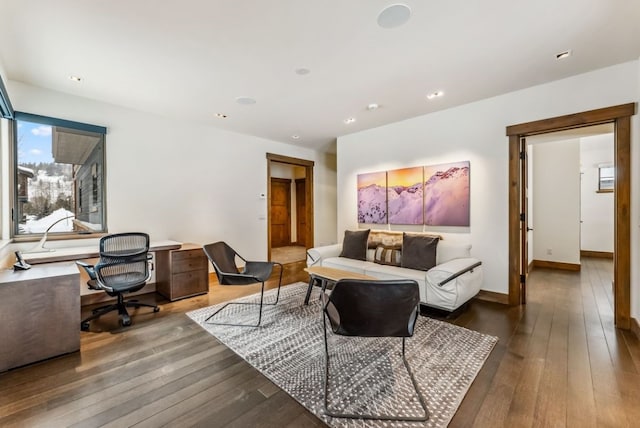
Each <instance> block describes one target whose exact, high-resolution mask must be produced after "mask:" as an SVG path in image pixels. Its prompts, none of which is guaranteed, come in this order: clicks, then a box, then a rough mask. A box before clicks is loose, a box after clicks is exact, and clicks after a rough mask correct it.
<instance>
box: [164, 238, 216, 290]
mask: <svg viewBox="0 0 640 428" xmlns="http://www.w3.org/2000/svg"><path fill="white" fill-rule="evenodd" d="M156 291H157V292H158V293H160V294H162V295H163V296H164V297H166V298H167V299H169V300H171V301H173V300H177V299H183V298H185V297H191V296H196V295H198V294H205V293H208V292H209V260H208V259H207V256H205V254H204V252H203V251H202V247H200V246H199V245H195V244H184V245H183V246H182V248H180V249H179V250H173V251H171V253H170V254H169V263H166V264H163V266H160V265H158V271H157V272H156Z"/></svg>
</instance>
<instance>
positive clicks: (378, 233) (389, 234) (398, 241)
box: [367, 229, 442, 249]
mask: <svg viewBox="0 0 640 428" xmlns="http://www.w3.org/2000/svg"><path fill="white" fill-rule="evenodd" d="M402 234H403V232H401V231H398V230H373V229H372V230H371V232H370V233H369V241H368V243H367V245H368V246H369V248H372V249H375V248H376V247H377V246H378V245H381V244H382V245H399V246H402ZM419 234H420V235H421V236H434V237H438V238H440V239H442V236H440V235H438V234H435V233H427V232H420V233H419Z"/></svg>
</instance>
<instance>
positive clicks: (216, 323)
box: [204, 282, 280, 327]
mask: <svg viewBox="0 0 640 428" xmlns="http://www.w3.org/2000/svg"><path fill="white" fill-rule="evenodd" d="M279 292H280V288H278V293H279ZM263 300H264V282H262V287H261V288H260V302H259V303H254V302H229V303H227V304H226V305H224V306H222V307H221V308H220V309H218V310H217V311H215V312H214V313H212V314H211V315H209V316H208V317H207V318H206V319H205V320H204V323H206V324H209V325H227V326H232V327H259V326H260V323H261V322H262V306H263V305H275V304H276V303H278V299H277V298H276V301H275V303H263ZM231 305H252V306H255V305H259V306H260V310H259V312H258V323H257V324H234V323H224V322H213V321H210V320H211V319H212V318H213V317H215V316H216V315H218V314H219V313H220V312H222V311H223V310H224V308H226V307H227V306H231Z"/></svg>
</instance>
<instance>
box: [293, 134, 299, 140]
mask: <svg viewBox="0 0 640 428" xmlns="http://www.w3.org/2000/svg"><path fill="white" fill-rule="evenodd" d="M291 138H293V139H294V140H299V139H300V136H299V135H297V134H294V135H292V136H291Z"/></svg>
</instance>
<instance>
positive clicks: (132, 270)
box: [95, 232, 151, 288]
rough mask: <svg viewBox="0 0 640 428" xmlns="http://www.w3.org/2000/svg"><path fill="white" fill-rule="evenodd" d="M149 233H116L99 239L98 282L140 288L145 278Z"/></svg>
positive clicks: (147, 269)
mask: <svg viewBox="0 0 640 428" xmlns="http://www.w3.org/2000/svg"><path fill="white" fill-rule="evenodd" d="M148 253H149V235H147V234H146V233H138V232H135V233H117V234H113V235H107V236H104V237H103V238H102V239H100V261H99V262H98V264H97V265H96V267H95V269H96V275H97V277H98V280H99V282H101V283H102V284H104V285H106V286H108V287H118V288H122V287H127V288H136V287H140V288H142V287H143V286H144V284H145V282H146V281H148V280H149V277H150V276H151V275H150V271H149V263H148V259H147V255H148Z"/></svg>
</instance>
